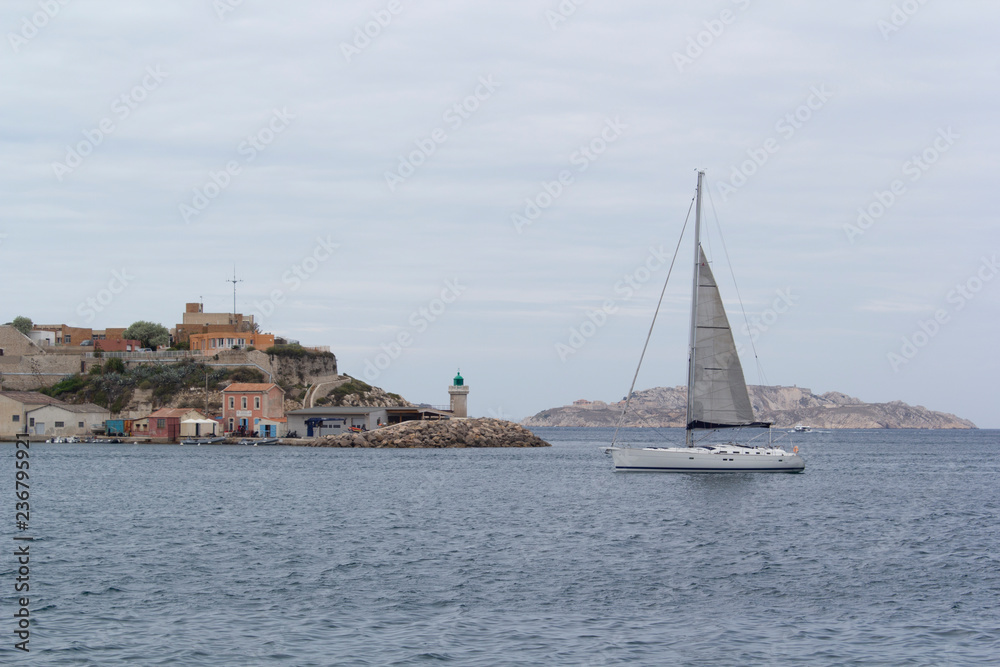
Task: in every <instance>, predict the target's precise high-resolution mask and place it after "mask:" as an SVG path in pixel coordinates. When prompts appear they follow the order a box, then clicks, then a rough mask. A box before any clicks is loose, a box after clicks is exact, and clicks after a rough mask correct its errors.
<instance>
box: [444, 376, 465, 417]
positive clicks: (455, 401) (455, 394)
mask: <svg viewBox="0 0 1000 667" xmlns="http://www.w3.org/2000/svg"><path fill="white" fill-rule="evenodd" d="M448 394H449V395H450V396H451V414H452V415H453V416H455V417H468V416H469V386H468V385H467V384H465V379H464V378H463V377H462V371H461V370H459V371H458V375H456V376H455V379H454V381H452V383H451V386H450V387H448Z"/></svg>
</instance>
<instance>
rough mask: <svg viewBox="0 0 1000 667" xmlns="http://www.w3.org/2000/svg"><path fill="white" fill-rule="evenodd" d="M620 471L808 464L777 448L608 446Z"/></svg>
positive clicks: (776, 468)
mask: <svg viewBox="0 0 1000 667" xmlns="http://www.w3.org/2000/svg"><path fill="white" fill-rule="evenodd" d="M605 451H606V452H607V453H608V454H610V455H611V458H612V459H613V460H614V467H615V470H616V471H619V472H802V471H803V470H804V469H805V467H806V463H805V461H803V460H802V457H801V456H799V455H798V454H796V453H794V452H786V451H785V450H783V449H779V448H776V447H740V446H733V445H720V446H713V447H710V448H709V447H646V448H642V449H637V448H636V449H634V448H630V447H609V448H607V449H606V450H605Z"/></svg>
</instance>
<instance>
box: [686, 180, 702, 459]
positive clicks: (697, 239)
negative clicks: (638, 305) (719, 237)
mask: <svg viewBox="0 0 1000 667" xmlns="http://www.w3.org/2000/svg"><path fill="white" fill-rule="evenodd" d="M704 176H705V172H704V171H702V170H700V169H699V170H698V189H697V195H696V197H695V208H694V278H693V281H692V283H693V284H692V287H691V339H690V343H689V344H688V387H687V414H688V417H689V418H688V419H686V420H685V422H690V415H691V407H692V405H691V402H692V400H693V399H694V392H693V389H694V363H695V359H694V348H695V345H694V343H695V327H696V322H697V318H698V274H699V271H700V268H701V266H700V265H701V184H702V179H703V178H704ZM684 444H686V445H687V446H688V447H691V446H693V443H692V442H691V429H687V430H685V431H684Z"/></svg>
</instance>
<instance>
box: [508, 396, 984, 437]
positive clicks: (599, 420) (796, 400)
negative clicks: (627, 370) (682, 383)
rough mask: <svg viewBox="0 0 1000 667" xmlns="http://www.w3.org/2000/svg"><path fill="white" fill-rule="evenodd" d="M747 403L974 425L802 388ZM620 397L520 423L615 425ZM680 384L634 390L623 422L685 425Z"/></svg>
mask: <svg viewBox="0 0 1000 667" xmlns="http://www.w3.org/2000/svg"><path fill="white" fill-rule="evenodd" d="M748 389H749V391H750V402H751V403H752V404H753V408H754V412H755V414H756V416H757V419H760V420H762V421H770V422H773V423H774V425H775V427H776V428H791V427H793V426H795V425H796V424H808V425H809V426H812V427H813V428H859V429H861V428H925V429H971V428H977V427H976V425H975V424H973V423H972V422H971V421H969V420H968V419H962V418H960V417H956V416H955V415H953V414H948V413H945V412H935V411H933V410H928V409H927V408H925V407H923V406H922V405H917V406H912V405H907V404H906V403H903V402H902V401H891V402H889V403H865V402H864V401H861V400H860V399H857V398H854V397H852V396H848V395H847V394H842V393H840V392H835V391H831V392H827V393H825V394H814V393H813V392H812V391H810V390H809V389H806V388H804V387H781V386H777V387H767V386H760V385H751V386H749V387H748ZM624 405H625V403H624V400H622V401H618V402H615V403H605V402H603V401H589V400H585V399H582V400H578V401H574V402H573V404H572V405H566V406H563V407H559V408H550V409H548V410H542V411H541V412H539V413H538V414H536V415H534V416H532V417H528V418H527V419H524V420H523V421H522V422H521V423H522V424H523V425H524V426H616V425H617V423H618V418H619V416H620V415H621V411H622V408H623V407H624ZM686 406H687V390H686V388H685V387H654V388H652V389H645V390H643V391H637V392H635V393H634V394H633V396H632V401H631V404H630V405H629V413H630V414H629V415H628V418H627V419H626V421H625V424H624V425H625V426H639V427H641V426H649V427H671V426H681V427H683V426H684V415H685V410H686Z"/></svg>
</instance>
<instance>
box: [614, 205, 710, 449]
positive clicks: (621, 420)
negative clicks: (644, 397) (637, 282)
mask: <svg viewBox="0 0 1000 667" xmlns="http://www.w3.org/2000/svg"><path fill="white" fill-rule="evenodd" d="M696 197H697V195H695V197H692V198H691V204H690V205H689V206H688V212H687V215H686V216H685V217H684V226H683V227H681V235H680V238H678V239H677V247H676V248H674V256H673V259H671V260H670V268H669V269H667V277H666V279H665V280H664V281H663V289H662V290H660V300H659V301H657V302H656V310H655V311H654V312H653V321H652V322H650V323H649V333H647V334H646V342H645V343H644V344H643V346H642V354H640V355H639V364H638V365H637V366H636V367H635V375H633V376H632V386H631V387H629V389H628V395H627V396H626V397H625V407H624V408H622V414H621V416H620V417H619V418H618V425H617V426H615V434H614V435H613V436H611V446H612V447H614V446H615V443H616V442H617V441H618V431H619V429H621V427H622V424H624V423H625V415H626V413H627V412H628V404H629V403H630V402H631V401H632V392H633V391H635V382H636V380H638V379H639V369H640V368H642V360H643V359H644V358H645V357H646V348H648V347H649V339H650V338H651V337H652V336H653V327H654V326H655V325H656V316H657V315H659V314H660V305H661V304H662V303H663V295H664V294H666V292H667V283H668V282H670V274H671V273H673V271H674V262H676V261H677V253H678V252H679V251H680V249H681V241H683V240H684V231H685V230H686V229H687V226H688V221H690V220H691V210H692V209H693V208H694V200H695V198H696Z"/></svg>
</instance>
